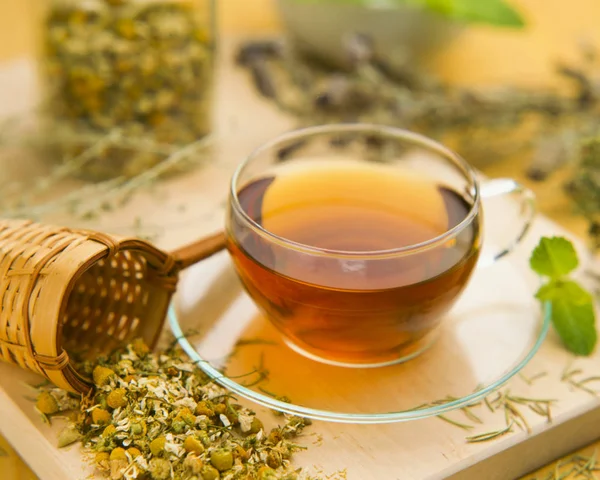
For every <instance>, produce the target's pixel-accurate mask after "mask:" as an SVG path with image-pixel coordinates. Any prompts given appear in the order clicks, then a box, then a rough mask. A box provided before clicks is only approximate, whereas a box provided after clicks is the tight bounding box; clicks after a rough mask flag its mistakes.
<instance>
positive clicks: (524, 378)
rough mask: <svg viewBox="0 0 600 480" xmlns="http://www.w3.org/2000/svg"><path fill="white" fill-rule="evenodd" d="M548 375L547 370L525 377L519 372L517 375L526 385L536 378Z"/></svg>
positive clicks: (531, 383)
mask: <svg viewBox="0 0 600 480" xmlns="http://www.w3.org/2000/svg"><path fill="white" fill-rule="evenodd" d="M547 375H548V372H539V373H536V374H535V375H532V376H531V377H526V376H525V374H524V373H521V372H519V377H520V378H521V380H523V381H524V382H525V383H526V384H527V385H529V386H531V385H533V383H534V382H535V381H536V380H539V379H540V378H543V377H545V376H547Z"/></svg>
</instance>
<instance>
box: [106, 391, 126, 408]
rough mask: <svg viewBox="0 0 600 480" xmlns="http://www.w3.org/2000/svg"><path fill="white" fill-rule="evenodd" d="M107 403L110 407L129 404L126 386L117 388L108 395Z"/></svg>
mask: <svg viewBox="0 0 600 480" xmlns="http://www.w3.org/2000/svg"><path fill="white" fill-rule="evenodd" d="M106 403H107V404H108V406H109V407H110V408H122V407H125V406H127V391H126V390H125V389H124V388H115V389H114V390H113V391H112V392H110V393H109V394H108V395H107V396H106Z"/></svg>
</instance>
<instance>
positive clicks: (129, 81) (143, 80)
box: [42, 0, 212, 180]
mask: <svg viewBox="0 0 600 480" xmlns="http://www.w3.org/2000/svg"><path fill="white" fill-rule="evenodd" d="M202 8H204V9H205V10H207V11H202ZM208 9H210V3H209V2H207V3H206V4H205V6H204V7H202V4H198V5H196V4H194V2H191V1H189V0H160V1H140V0H91V1H86V2H79V1H72V0H51V1H50V7H49V11H48V12H47V15H46V20H45V24H44V28H43V32H42V33H43V41H44V54H43V56H42V61H43V64H42V67H43V70H44V73H45V81H46V82H47V92H46V97H47V100H46V104H45V110H46V113H47V114H48V115H47V120H48V123H49V128H51V129H52V131H54V130H55V129H56V124H57V123H58V125H59V126H60V128H61V129H62V130H63V131H65V132H66V133H67V134H68V135H70V137H71V140H72V141H71V143H70V144H67V143H62V144H60V145H58V146H57V147H58V148H56V151H57V152H56V153H57V157H58V158H59V161H60V162H62V161H64V160H65V157H66V158H67V159H68V158H69V157H76V156H78V155H79V154H81V152H82V151H83V150H84V149H85V147H84V145H85V143H89V142H88V141H89V139H90V138H101V137H103V136H104V135H106V134H108V133H110V132H118V133H119V134H120V135H121V136H122V137H124V138H127V139H128V140H129V142H130V143H131V142H132V141H133V140H136V139H137V140H138V142H146V143H148V142H152V143H154V144H158V145H162V146H165V145H170V146H182V145H187V144H189V143H191V142H193V141H195V140H197V139H199V138H201V137H203V136H204V135H206V134H207V133H208V132H209V130H210V100H211V79H212V46H211V42H212V39H211V38H210V37H211V35H212V32H211V31H210V28H211V26H210V24H209V19H210V18H211V12H210V11H208ZM202 17H204V18H202ZM77 139H79V142H77ZM77 143H80V144H79V145H78V144H77ZM158 150H160V149H158ZM164 155H165V154H164V152H162V151H152V150H146V151H139V149H134V150H132V149H131V148H127V147H126V146H125V147H123V146H111V147H110V148H104V149H102V151H99V152H97V153H96V154H95V158H94V159H93V161H90V162H86V164H85V165H82V167H81V168H80V169H79V171H78V173H80V174H81V175H82V176H84V177H85V178H87V179H91V180H102V179H106V178H112V177H117V176H120V175H124V176H129V177H131V176H135V175H137V174H139V173H141V172H143V171H144V170H146V169H147V168H149V167H151V166H153V165H156V164H157V163H158V162H160V161H161V160H162V159H163V158H164Z"/></svg>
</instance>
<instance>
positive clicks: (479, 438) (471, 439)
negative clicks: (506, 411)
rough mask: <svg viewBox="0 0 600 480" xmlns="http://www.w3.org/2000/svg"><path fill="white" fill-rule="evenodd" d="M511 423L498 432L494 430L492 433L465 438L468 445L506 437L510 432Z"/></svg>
mask: <svg viewBox="0 0 600 480" xmlns="http://www.w3.org/2000/svg"><path fill="white" fill-rule="evenodd" d="M512 427H513V423H511V424H509V425H507V426H506V427H504V428H501V429H500V430H494V431H492V432H485V433H480V434H478V435H471V436H469V437H467V438H466V440H467V442H468V443H479V442H487V441H489V440H494V439H495V438H498V437H501V436H502V435H506V434H507V433H510V432H511V431H512Z"/></svg>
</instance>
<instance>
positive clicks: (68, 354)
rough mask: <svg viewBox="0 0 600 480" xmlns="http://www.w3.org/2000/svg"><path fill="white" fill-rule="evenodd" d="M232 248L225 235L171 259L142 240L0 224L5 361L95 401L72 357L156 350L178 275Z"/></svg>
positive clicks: (0, 332) (0, 340) (0, 342)
mask: <svg viewBox="0 0 600 480" xmlns="http://www.w3.org/2000/svg"><path fill="white" fill-rule="evenodd" d="M224 246H225V238H224V235H223V234H222V233H218V234H215V235H212V236H210V237H207V238H205V239H203V240H200V241H198V242H195V243H193V244H191V245H188V246H187V247H184V248H181V249H179V250H176V251H175V252H172V253H166V252H164V251H162V250H159V249H158V248H156V247H155V246H153V245H151V244H150V243H148V242H145V241H143V240H140V239H137V238H124V237H117V236H112V235H107V234H104V233H99V232H92V231H87V230H77V229H69V228H64V227H57V226H52V225H44V224H37V223H33V222H31V221H22V220H0V295H1V298H2V300H1V304H2V305H1V306H2V308H1V310H0V359H1V360H4V361H6V362H9V363H12V364H16V365H19V366H21V367H23V368H25V369H27V370H31V371H33V372H37V373H39V374H42V375H44V376H45V377H46V378H48V379H49V380H50V381H51V382H53V383H54V384H55V385H57V386H59V387H61V388H64V389H66V390H69V391H72V392H79V393H85V392H88V391H89V390H90V389H91V387H92V384H91V381H90V379H89V378H88V377H87V376H86V375H84V374H82V373H81V372H78V371H77V370H76V368H75V367H74V358H73V352H76V351H77V352H81V353H82V354H87V355H90V356H95V355H98V354H103V353H108V352H109V351H111V350H112V349H113V348H115V347H117V346H118V345H119V344H121V343H123V342H126V341H128V340H130V339H131V338H133V337H138V336H139V337H142V338H143V339H144V340H145V341H146V342H147V343H148V344H149V345H150V346H154V344H155V343H156V340H157V339H158V336H159V334H160V331H161V328H162V325H163V322H164V318H165V316H166V311H167V308H168V305H169V302H170V299H171V297H172V294H173V292H174V291H175V288H176V285H177V280H178V274H179V272H180V270H181V269H183V268H186V267H188V266H189V265H191V264H192V263H195V262H197V261H199V260H201V259H203V258H206V257H207V256H210V255H212V254H213V253H215V252H217V251H219V250H221V249H222V248H224ZM73 347H77V348H73Z"/></svg>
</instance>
